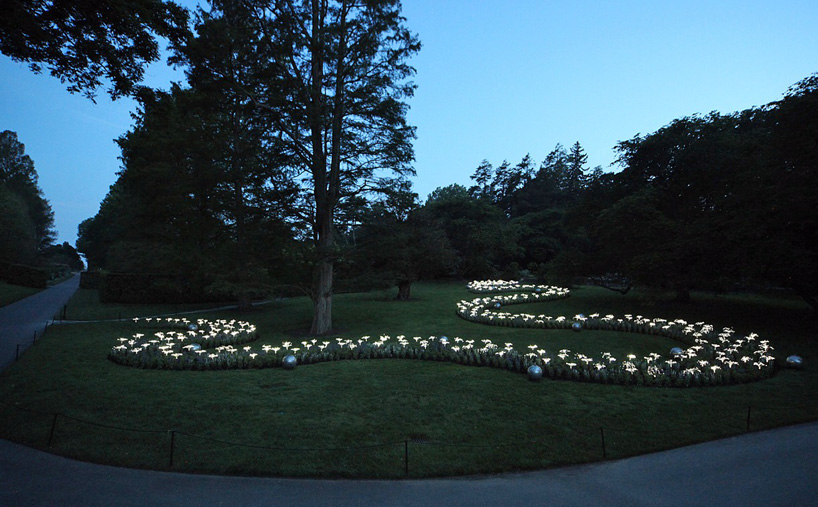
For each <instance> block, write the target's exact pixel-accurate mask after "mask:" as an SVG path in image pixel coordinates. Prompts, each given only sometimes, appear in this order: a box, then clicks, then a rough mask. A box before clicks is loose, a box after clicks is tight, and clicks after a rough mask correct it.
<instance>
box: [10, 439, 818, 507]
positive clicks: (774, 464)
mask: <svg viewBox="0 0 818 507" xmlns="http://www.w3.org/2000/svg"><path fill="white" fill-rule="evenodd" d="M816 457H818V423H811V424H806V425H800V426H792V427H788V428H782V429H778V430H773V431H766V432H760V433H751V434H748V435H742V436H739V437H734V438H728V439H725V440H719V441H715V442H709V443H706V444H699V445H694V446H690V447H685V448H681V449H675V450H671V451H666V452H660V453H656V454H649V455H646V456H639V457H636V458H630V459H625V460H619V461H610V462H605V463H598V464H593V465H584V466H576V467H568V468H558V469H554V470H546V471H542V472H528V473H520V474H505V475H498V476H490V477H471V478H463V479H433V480H408V481H332V480H299V479H260V478H244V477H216V476H206V475H185V474H175V473H165V472H151V471H144V470H131V469H126V468H114V467H107V466H100V465H90V464H87V463H81V462H78V461H73V460H70V459H66V458H61V457H58V456H54V455H51V454H47V453H43V452H40V451H35V450H32V449H29V448H26V447H22V446H19V445H16V444H12V443H10V442H7V441H5V440H0V505H10V506H11V505H14V506H40V505H42V506H52V505H61V506H68V505H82V506H105V507H109V506H129V505H133V506H144V505H151V506H154V505H208V506H210V505H213V506H218V505H223V506H233V505H241V506H254V505H258V506H262V505H265V506H266V505H330V506H345V505H355V506H359V505H367V506H369V505H378V506H380V505H397V506H414V505H418V506H429V505H445V506H458V505H464V506H465V505H468V506H474V505H502V506H508V505H524V506H532V505H559V506H561V505H583V506H585V505H616V506H618V505H622V506H638V505H707V506H720V505H724V506H733V505H745V506H753V505H759V506H761V505H764V506H771V505H772V506H775V505H781V506H806V505H816V499H818V466H816Z"/></svg>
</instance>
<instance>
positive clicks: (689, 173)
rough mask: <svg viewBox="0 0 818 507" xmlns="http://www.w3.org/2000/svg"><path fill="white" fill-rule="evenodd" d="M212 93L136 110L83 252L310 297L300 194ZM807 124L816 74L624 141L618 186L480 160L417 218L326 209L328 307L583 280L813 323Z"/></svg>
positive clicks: (402, 200) (816, 112) (240, 111)
mask: <svg viewBox="0 0 818 507" xmlns="http://www.w3.org/2000/svg"><path fill="white" fill-rule="evenodd" d="M207 93H209V92H205V91H201V90H198V89H196V86H195V85H194V87H193V89H187V90H182V89H180V88H174V89H173V90H171V91H170V92H162V93H158V92H150V93H145V94H143V95H142V98H141V101H142V105H143V109H142V111H141V113H140V115H138V118H139V122H138V124H137V127H136V128H135V129H134V131H133V132H130V133H129V134H127V135H126V136H124V137H123V138H121V139H120V144H121V145H122V147H123V162H124V169H123V171H122V172H121V173H120V178H119V181H118V182H117V184H116V185H114V186H113V187H112V189H111V192H110V194H109V195H108V197H107V198H106V199H105V201H104V202H103V204H102V206H101V209H100V213H99V214H98V215H97V216H96V217H94V218H92V219H89V220H88V221H86V222H84V223H83V224H82V226H81V227H80V249H81V250H82V251H84V252H85V253H86V255H87V257H88V260H89V262H91V264H92V265H93V266H97V267H104V268H107V269H111V270H122V271H150V272H164V273H177V274H178V273H185V277H186V279H188V280H194V279H199V280H200V284H199V286H210V287H213V286H221V287H225V286H229V287H232V288H234V289H235V288H243V289H244V290H246V289H249V288H257V289H265V290H268V289H269V288H271V287H274V286H279V287H280V286H299V285H300V286H301V287H303V288H304V290H307V288H308V285H309V281H310V274H311V263H313V262H314V258H312V257H310V255H311V253H310V252H311V248H310V243H309V241H308V239H309V238H307V237H306V235H305V233H304V230H305V229H304V228H303V227H304V226H303V224H301V223H300V222H298V221H297V220H295V219H293V217H292V215H289V216H288V215H287V214H286V209H287V208H288V206H289V204H288V200H291V199H293V198H294V195H295V190H294V189H293V188H292V187H291V186H290V184H289V183H288V181H287V180H286V178H285V179H276V174H277V173H276V172H275V171H271V170H270V169H269V168H271V167H275V161H271V160H266V159H264V157H263V155H262V154H263V153H264V151H263V149H262V146H261V143H262V142H263V139H264V137H263V134H259V133H256V132H254V130H253V128H254V120H253V110H252V109H253V106H252V104H244V105H241V107H239V105H237V104H236V103H235V102H231V101H228V100H225V99H224V98H221V99H219V100H213V99H210V98H208V97H207V95H206V94H207ZM231 108H232V109H231ZM211 114H212V115H213V116H209V115H211ZM817 119H818V75H815V76H811V77H809V78H807V79H805V80H803V81H801V82H799V83H798V84H796V85H794V86H793V87H792V88H791V89H790V90H789V91H788V92H787V93H786V94H785V95H784V97H783V99H782V100H780V101H777V102H774V103H772V104H769V105H766V106H764V107H761V108H754V109H748V110H745V111H741V112H738V113H733V114H726V115H725V114H719V113H715V112H714V113H710V114H707V115H703V116H700V115H694V116H690V117H685V118H681V119H677V120H674V121H672V122H671V123H670V124H668V125H667V126H665V127H663V128H661V129H659V130H658V131H656V132H654V133H651V134H647V135H637V136H635V137H634V138H632V139H629V140H627V141H622V142H620V143H619V144H618V145H617V146H616V148H615V149H616V152H617V153H618V160H617V162H618V165H619V166H620V167H621V171H619V172H617V173H606V172H603V171H602V170H601V168H598V167H597V168H593V169H591V168H589V167H588V166H587V155H586V154H585V151H584V149H583V148H582V146H581V145H580V143H578V142H577V143H575V144H574V145H572V146H571V147H570V148H567V149H566V148H564V147H563V146H562V145H557V146H556V147H555V148H554V149H553V151H552V152H551V153H549V154H548V156H547V157H546V158H545V160H544V161H542V162H541V163H540V164H539V165H537V164H536V162H534V161H533V160H532V159H531V158H530V157H529V156H526V157H524V158H523V159H522V160H521V161H520V162H519V163H517V164H511V163H508V162H506V161H503V162H502V163H501V164H500V165H498V166H497V167H494V166H493V165H492V164H491V163H490V162H488V161H483V163H481V164H480V165H479V167H477V168H476V170H475V172H474V174H473V175H472V177H471V179H472V181H471V182H470V185H469V186H464V185H460V184H452V185H450V186H447V187H442V188H438V189H437V190H435V191H434V192H432V194H431V195H429V197H428V199H427V200H426V202H425V203H421V202H420V201H419V199H418V196H417V195H416V194H415V193H414V192H412V189H411V185H410V184H409V183H408V182H406V181H403V182H398V181H396V182H394V184H393V185H392V186H391V187H389V188H386V189H384V190H383V191H382V192H381V193H379V194H377V196H376V197H375V198H364V197H363V196H361V195H358V196H356V197H355V198H350V199H346V200H344V201H343V202H342V205H341V206H340V207H339V211H338V213H337V216H336V220H335V227H334V232H333V234H334V236H335V238H336V240H335V245H336V246H335V261H336V267H337V279H336V284H335V285H336V290H344V289H365V288H372V287H380V286H387V285H394V286H397V287H398V289H399V290H398V297H399V298H400V299H407V298H409V297H410V289H411V283H412V282H413V281H414V280H418V279H421V278H434V277H457V278H465V279H471V278H490V277H503V278H519V277H521V276H528V277H531V278H536V279H539V280H541V281H544V282H549V283H571V282H572V281H575V280H578V279H588V278H590V279H592V280H594V281H596V282H597V283H600V284H603V285H606V286H609V287H610V288H613V289H616V290H620V291H622V292H624V291H626V290H627V288H628V287H630V286H631V285H632V284H638V285H642V286H649V287H656V288H662V289H667V290H673V291H675V292H676V294H677V295H678V297H679V298H681V299H685V298H688V297H689V294H690V291H691V290H693V289H704V290H716V291H726V290H734V289H737V288H760V287H769V286H775V287H787V288H790V289H792V290H794V291H796V292H797V293H798V294H799V295H801V296H803V297H804V299H805V300H806V301H808V302H809V303H810V304H811V305H813V306H815V304H816V289H817V288H818V273H817V272H816V266H818V264H817V263H816V251H815V245H816V244H818V241H816V237H815V236H816V231H818V211H816V210H817V209H818V208H817V207H816V198H815V195H816V194H815V191H816V190H818V181H816V180H817V179H818V166H817V163H818V144H816V143H818V124H816V122H817V121H818V120H817ZM236 125H240V128H237V127H236ZM239 148H240V149H239ZM225 284H227V285H225Z"/></svg>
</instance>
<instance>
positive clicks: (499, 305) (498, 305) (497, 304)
mask: <svg viewBox="0 0 818 507" xmlns="http://www.w3.org/2000/svg"><path fill="white" fill-rule="evenodd" d="M501 306H503V305H501V304H500V303H494V307H495V308H500V307H501Z"/></svg>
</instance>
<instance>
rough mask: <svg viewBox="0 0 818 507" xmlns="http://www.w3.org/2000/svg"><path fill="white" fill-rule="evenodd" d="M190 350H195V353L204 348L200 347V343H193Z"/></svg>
mask: <svg viewBox="0 0 818 507" xmlns="http://www.w3.org/2000/svg"><path fill="white" fill-rule="evenodd" d="M190 350H193V351H196V350H202V346H201V345H199V344H198V343H191V344H190Z"/></svg>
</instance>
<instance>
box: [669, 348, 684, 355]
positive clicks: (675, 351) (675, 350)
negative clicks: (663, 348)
mask: <svg viewBox="0 0 818 507" xmlns="http://www.w3.org/2000/svg"><path fill="white" fill-rule="evenodd" d="M682 354H684V350H682V349H681V348H679V347H673V348H672V349H670V355H671V356H673V357H678V356H681V355H682Z"/></svg>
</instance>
